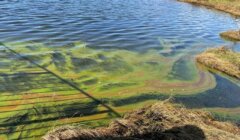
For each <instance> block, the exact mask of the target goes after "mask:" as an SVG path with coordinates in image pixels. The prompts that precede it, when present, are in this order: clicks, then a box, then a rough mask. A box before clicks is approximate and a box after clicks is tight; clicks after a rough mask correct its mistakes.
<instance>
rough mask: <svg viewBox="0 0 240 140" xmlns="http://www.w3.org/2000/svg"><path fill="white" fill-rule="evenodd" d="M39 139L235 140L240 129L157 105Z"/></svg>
mask: <svg viewBox="0 0 240 140" xmlns="http://www.w3.org/2000/svg"><path fill="white" fill-rule="evenodd" d="M43 139H44V140H74V139H78V140H85V139H86V140H87V139H129V140H130V139H152V140H154V139H156V140H157V139H163V140H170V139H171V140H203V139H218V140H226V139H232V140H239V139H240V129H239V128H238V127H237V126H235V125H233V124H231V123H227V122H218V121H215V120H214V119H213V118H212V116H211V115H210V114H209V113H207V112H202V111H193V110H189V109H186V108H184V107H182V106H179V105H173V104H171V103H169V102H159V103H156V104H153V105H150V106H147V107H144V108H141V109H139V110H136V111H133V112H130V113H129V114H127V115H125V116H124V117H123V118H122V119H118V120H115V121H113V122H112V123H110V125H109V126H108V127H103V128H97V129H81V128H76V127H62V128H58V129H56V130H54V131H52V132H50V133H48V134H47V135H46V136H44V137H43Z"/></svg>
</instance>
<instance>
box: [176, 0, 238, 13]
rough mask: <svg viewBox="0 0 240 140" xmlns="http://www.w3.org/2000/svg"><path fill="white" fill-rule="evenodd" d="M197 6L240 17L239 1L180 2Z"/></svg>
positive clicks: (206, 0) (193, 0)
mask: <svg viewBox="0 0 240 140" xmlns="http://www.w3.org/2000/svg"><path fill="white" fill-rule="evenodd" d="M179 1H182V2H188V3H192V4H197V5H203V6H208V7H211V8H214V9H217V10H220V11H224V12H227V13H230V14H233V15H236V16H240V1H239V0H179Z"/></svg>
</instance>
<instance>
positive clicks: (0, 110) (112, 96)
mask: <svg viewBox="0 0 240 140" xmlns="http://www.w3.org/2000/svg"><path fill="white" fill-rule="evenodd" d="M235 28H237V24H236V22H235V18H234V17H232V16H230V15H229V14H226V13H223V12H219V11H215V10H212V9H207V8H204V7H198V6H193V5H190V4H186V3H180V2H176V1H175V0H131V1H124V0H78V1H76V0H22V1H8V0H4V1H0V42H1V43H3V44H2V45H1V47H0V57H1V60H0V76H1V77H0V83H1V86H0V91H1V93H0V100H1V103H0V114H1V115H0V116H1V118H0V130H3V131H2V132H0V139H1V138H2V139H23V138H24V139H38V138H39V137H41V136H42V135H43V134H45V133H46V132H47V131H48V130H50V129H52V128H54V127H55V126H61V125H67V124H71V125H81V126H83V127H86V126H87V127H97V126H102V125H106V124H107V123H108V121H109V120H110V119H111V118H114V117H117V116H118V115H119V114H122V113H124V112H126V111H129V110H132V109H133V108H136V107H141V106H143V105H145V104H148V103H153V102H155V101H156V100H163V99H166V98H169V96H174V101H176V102H178V103H183V104H185V105H186V106H187V107H190V108H196V109H208V110H210V111H211V112H213V113H214V114H215V115H216V116H218V117H220V118H223V119H228V120H232V121H239V120H240V118H239V116H240V96H239V95H240V82H239V80H237V79H234V78H231V77H228V76H226V75H224V74H222V73H215V72H214V73H211V72H208V70H207V69H206V68H204V67H203V66H200V65H198V64H196V63H195V61H194V56H195V55H196V54H198V53H200V52H202V51H203V50H205V49H206V48H211V47H218V46H219V45H229V46H231V47H232V48H233V49H234V50H235V51H240V46H239V45H238V44H236V43H232V42H228V41H224V40H223V39H221V38H220V37H219V33H220V32H223V31H226V30H228V29H235Z"/></svg>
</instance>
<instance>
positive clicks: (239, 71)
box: [196, 47, 240, 78]
mask: <svg viewBox="0 0 240 140" xmlns="http://www.w3.org/2000/svg"><path fill="white" fill-rule="evenodd" d="M196 60H197V62H199V63H202V64H204V65H205V66H207V67H210V68H213V69H216V70H218V71H221V72H224V73H226V74H228V75H230V76H234V77H237V78H240V53H237V52H233V51H231V50H230V49H227V48H226V47H220V48H215V49H209V50H207V51H205V52H203V53H202V54H199V55H198V56H197V57H196Z"/></svg>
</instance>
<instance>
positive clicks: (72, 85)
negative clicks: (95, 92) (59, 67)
mask: <svg viewBox="0 0 240 140" xmlns="http://www.w3.org/2000/svg"><path fill="white" fill-rule="evenodd" d="M0 45H1V46H3V47H4V48H6V49H7V50H9V51H10V52H11V53H12V54H14V55H16V56H18V57H19V58H21V59H22V60H26V61H28V62H30V63H32V64H33V65H35V66H37V67H39V68H41V69H42V70H44V71H46V72H48V73H49V74H51V75H53V76H54V77H56V78H57V79H59V80H60V81H62V82H63V83H65V84H67V85H69V86H70V87H72V88H74V89H75V90H77V91H79V92H81V93H82V94H84V95H85V96H87V97H88V98H91V99H92V100H93V101H95V102H96V103H98V104H101V105H102V106H104V107H105V108H106V109H107V110H109V111H110V112H111V113H113V114H114V115H116V116H117V117H120V114H119V113H117V112H116V111H115V110H114V109H112V108H111V107H110V106H108V105H107V104H105V103H103V102H101V101H100V100H99V99H97V98H95V97H93V96H92V95H90V94H89V93H87V92H86V91H84V90H82V89H80V88H79V87H78V86H76V85H75V84H74V83H72V82H70V81H68V80H66V79H64V78H62V77H60V76H59V75H57V74H56V73H54V72H52V71H50V70H49V69H47V68H45V67H43V66H41V65H39V64H38V63H36V62H34V61H32V60H31V59H29V58H28V57H27V56H23V55H21V54H20V53H18V52H16V51H15V50H13V49H11V48H9V47H7V46H5V45H4V44H2V43H0Z"/></svg>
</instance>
